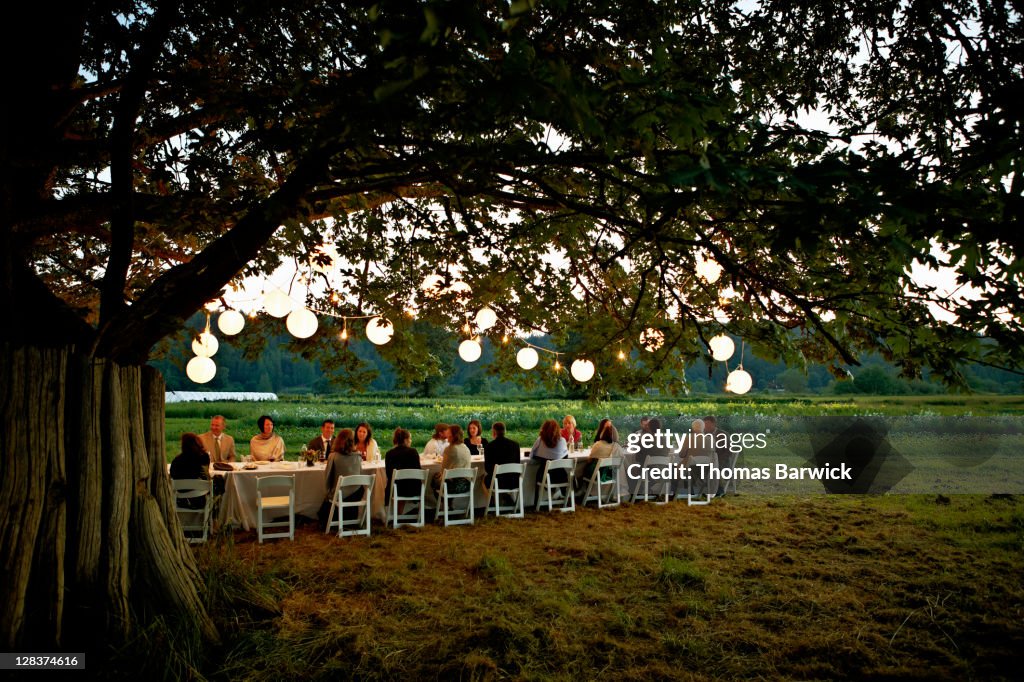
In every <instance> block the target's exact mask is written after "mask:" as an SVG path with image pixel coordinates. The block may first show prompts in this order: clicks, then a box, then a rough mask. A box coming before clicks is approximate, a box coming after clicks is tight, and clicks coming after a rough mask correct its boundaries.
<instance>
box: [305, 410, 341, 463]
mask: <svg viewBox="0 0 1024 682" xmlns="http://www.w3.org/2000/svg"><path fill="white" fill-rule="evenodd" d="M333 440H334V422H333V421H331V420H330V419H325V420H324V423H323V424H321V425H320V435H319V436H317V437H316V438H314V439H313V440H311V441H309V442H308V443H306V449H307V450H318V451H319V452H320V457H319V459H327V456H328V455H330V454H331V441H333Z"/></svg>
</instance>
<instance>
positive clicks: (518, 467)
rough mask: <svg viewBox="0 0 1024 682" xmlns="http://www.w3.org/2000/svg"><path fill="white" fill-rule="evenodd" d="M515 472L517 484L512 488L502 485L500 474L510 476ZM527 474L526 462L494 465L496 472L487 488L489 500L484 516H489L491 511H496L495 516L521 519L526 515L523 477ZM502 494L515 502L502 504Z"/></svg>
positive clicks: (485, 506) (485, 505)
mask: <svg viewBox="0 0 1024 682" xmlns="http://www.w3.org/2000/svg"><path fill="white" fill-rule="evenodd" d="M511 474H515V476H516V480H517V481H518V483H517V485H515V486H514V487H511V488H502V487H501V478H499V476H508V475H511ZM525 474H526V463H525V462H512V463H510V464H499V465H498V466H496V467H494V473H493V474H492V475H491V485H490V486H489V487H488V488H487V502H486V503H485V504H484V516H487V513H488V512H489V511H492V507H493V511H494V515H495V516H501V515H502V514H504V515H505V516H508V517H511V518H513V519H521V518H523V517H524V516H526V508H525V500H524V496H523V477H524V475H525ZM502 494H505V495H508V496H510V497H512V499H513V503H512V504H509V505H502V504H501V496H502Z"/></svg>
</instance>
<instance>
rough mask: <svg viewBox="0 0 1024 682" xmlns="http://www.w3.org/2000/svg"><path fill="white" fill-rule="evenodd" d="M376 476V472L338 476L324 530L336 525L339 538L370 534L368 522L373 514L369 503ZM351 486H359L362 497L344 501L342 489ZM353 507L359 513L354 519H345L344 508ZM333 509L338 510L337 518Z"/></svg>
mask: <svg viewBox="0 0 1024 682" xmlns="http://www.w3.org/2000/svg"><path fill="white" fill-rule="evenodd" d="M376 478H377V476H376V474H356V475H354V476H340V477H339V478H338V483H337V485H335V486H334V497H333V499H332V501H331V513H330V515H329V516H328V517H327V529H326V531H329V530H330V529H331V528H332V527H334V526H337V527H338V537H339V538H341V537H346V536H349V535H369V534H370V522H371V521H372V520H373V519H372V516H373V515H372V514H371V513H370V510H371V509H372V507H371V506H370V505H371V504H372V502H371V496H372V495H373V483H374V479H376ZM353 487H361V488H362V489H363V495H362V499H359V500H353V501H351V502H346V501H345V496H344V490H345V488H353ZM349 494H350V495H351V494H352V493H349ZM353 508H354V509H358V510H359V514H358V515H357V516H356V518H355V519H346V518H345V510H346V509H353ZM335 509H337V510H338V514H337V518H335V515H334V510H335ZM326 531H325V532H326Z"/></svg>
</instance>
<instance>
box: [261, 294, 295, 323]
mask: <svg viewBox="0 0 1024 682" xmlns="http://www.w3.org/2000/svg"><path fill="white" fill-rule="evenodd" d="M293 307H294V305H293V304H292V299H291V298H290V297H289V296H288V294H286V293H284V292H283V291H281V290H280V289H274V290H272V291H269V292H267V293H266V294H264V295H263V309H264V310H266V311H267V314H268V315H271V316H272V317H284V316H285V315H287V314H288V313H290V312H291V311H292V308H293Z"/></svg>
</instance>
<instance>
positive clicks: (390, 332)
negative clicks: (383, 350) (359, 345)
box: [366, 317, 395, 346]
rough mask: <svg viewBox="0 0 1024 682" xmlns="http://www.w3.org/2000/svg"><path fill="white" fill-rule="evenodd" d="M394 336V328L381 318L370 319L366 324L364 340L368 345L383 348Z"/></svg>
mask: <svg viewBox="0 0 1024 682" xmlns="http://www.w3.org/2000/svg"><path fill="white" fill-rule="evenodd" d="M394 334H395V326H394V325H393V324H391V323H390V322H388V321H387V320H385V319H384V318H383V317H371V318H370V321H369V322H367V323H366V338H368V339H369V340H370V343H373V344H376V345H378V346H383V345H384V344H385V343H387V342H388V341H390V340H391V337H392V336H394Z"/></svg>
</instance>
